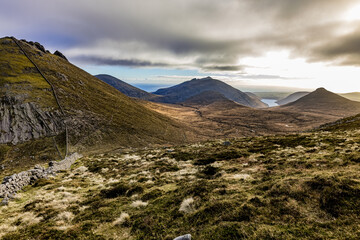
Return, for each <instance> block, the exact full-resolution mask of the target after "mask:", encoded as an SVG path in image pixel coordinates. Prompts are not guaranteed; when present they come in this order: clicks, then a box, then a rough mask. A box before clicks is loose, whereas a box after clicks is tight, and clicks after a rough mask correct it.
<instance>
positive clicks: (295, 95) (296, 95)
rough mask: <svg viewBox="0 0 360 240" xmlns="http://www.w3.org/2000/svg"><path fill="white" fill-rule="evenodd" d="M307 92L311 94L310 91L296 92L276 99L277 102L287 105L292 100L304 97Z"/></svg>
mask: <svg viewBox="0 0 360 240" xmlns="http://www.w3.org/2000/svg"><path fill="white" fill-rule="evenodd" d="M307 94H309V92H295V93H292V94H290V95H289V96H287V97H285V98H282V99H280V100H278V101H276V103H277V104H279V105H285V104H288V103H291V102H295V101H296V100H298V99H300V98H302V97H304V96H305V95H307Z"/></svg>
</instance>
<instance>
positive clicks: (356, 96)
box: [339, 92, 360, 102]
mask: <svg viewBox="0 0 360 240" xmlns="http://www.w3.org/2000/svg"><path fill="white" fill-rule="evenodd" d="M339 95H340V96H342V97H344V98H347V99H350V100H352V101H357V102H360V92H351V93H341V94H339Z"/></svg>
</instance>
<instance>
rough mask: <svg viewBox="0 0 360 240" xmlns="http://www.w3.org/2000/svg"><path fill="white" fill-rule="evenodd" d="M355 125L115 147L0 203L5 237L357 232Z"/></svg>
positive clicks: (154, 238)
mask: <svg viewBox="0 0 360 240" xmlns="http://www.w3.org/2000/svg"><path fill="white" fill-rule="evenodd" d="M359 134H360V131H359V128H357V129H356V130H351V131H348V132H346V131H341V132H328V131H325V132H322V131H316V132H311V133H301V134H297V135H290V136H267V137H256V138H254V137H252V138H239V139H234V140H228V141H227V142H224V141H209V142H203V143H199V144H192V145H183V146H178V147H174V148H167V149H164V148H153V149H143V150H141V151H123V152H119V151H114V152H111V153H107V154H105V155H104V154H99V155H91V156H88V157H84V158H82V159H80V160H78V162H77V163H75V165H74V166H73V168H72V170H69V171H63V172H61V173H59V174H58V175H57V176H56V177H55V178H51V179H42V180H39V181H37V182H36V183H35V184H34V185H33V186H29V187H27V188H25V189H24V191H23V192H21V193H20V194H18V196H17V200H15V201H12V202H10V204H9V205H8V206H0V230H1V231H0V237H1V238H2V239H4V240H9V239H50V238H51V239H130V240H132V239H133V240H135V239H144V240H158V239H174V238H175V237H177V236H180V235H184V234H191V235H192V238H193V239H204V240H205V239H253V240H255V239H308V240H312V239H358V237H359V232H360V220H359V217H358V216H359V214H360V186H359V182H360V177H359V171H360V165H359V159H360V154H359V150H360V146H359V144H358V142H359Z"/></svg>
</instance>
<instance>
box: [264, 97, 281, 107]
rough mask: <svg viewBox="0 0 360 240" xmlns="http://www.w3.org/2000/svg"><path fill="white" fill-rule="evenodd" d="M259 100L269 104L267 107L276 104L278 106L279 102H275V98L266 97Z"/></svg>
mask: <svg viewBox="0 0 360 240" xmlns="http://www.w3.org/2000/svg"><path fill="white" fill-rule="evenodd" d="M261 101H262V102H263V103H266V104H267V105H269V107H276V106H279V104H277V103H276V101H277V100H276V99H266V98H263V99H261Z"/></svg>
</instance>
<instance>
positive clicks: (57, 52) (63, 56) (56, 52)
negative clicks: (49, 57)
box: [54, 50, 68, 61]
mask: <svg viewBox="0 0 360 240" xmlns="http://www.w3.org/2000/svg"><path fill="white" fill-rule="evenodd" d="M54 55H56V56H59V57H61V58H63V59H65V60H66V61H68V59H67V58H66V57H65V55H64V54H62V53H61V52H60V51H58V50H56V51H55V52H54Z"/></svg>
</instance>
